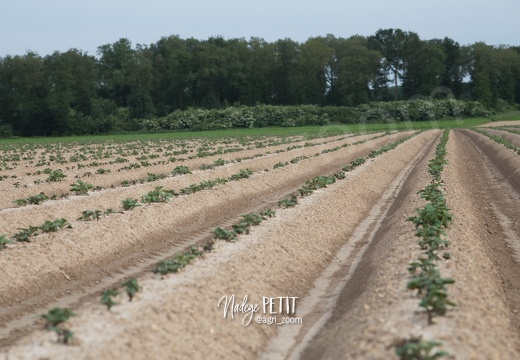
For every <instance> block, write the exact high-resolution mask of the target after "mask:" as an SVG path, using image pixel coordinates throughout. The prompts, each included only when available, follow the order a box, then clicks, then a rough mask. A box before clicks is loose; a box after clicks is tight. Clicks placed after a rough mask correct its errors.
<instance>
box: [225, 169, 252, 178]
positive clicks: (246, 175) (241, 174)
mask: <svg viewBox="0 0 520 360" xmlns="http://www.w3.org/2000/svg"><path fill="white" fill-rule="evenodd" d="M251 175H253V171H251V170H249V169H245V170H244V169H240V172H239V173H237V174H233V175H231V176H230V177H229V180H234V181H236V180H240V179H247V178H249V177H250V176H251Z"/></svg>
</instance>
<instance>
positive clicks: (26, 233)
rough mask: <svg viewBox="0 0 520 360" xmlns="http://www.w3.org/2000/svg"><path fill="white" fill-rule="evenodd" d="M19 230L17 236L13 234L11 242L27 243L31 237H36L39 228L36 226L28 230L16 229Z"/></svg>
mask: <svg viewBox="0 0 520 360" xmlns="http://www.w3.org/2000/svg"><path fill="white" fill-rule="evenodd" d="M18 230H20V231H19V232H18V233H17V234H14V235H13V237H12V238H11V240H14V241H20V242H29V241H30V238H31V236H38V235H39V234H40V232H39V230H40V228H39V227H38V226H29V227H28V228H26V229H24V228H18Z"/></svg>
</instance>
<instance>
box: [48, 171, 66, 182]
mask: <svg viewBox="0 0 520 360" xmlns="http://www.w3.org/2000/svg"><path fill="white" fill-rule="evenodd" d="M49 170H50V169H49ZM44 173H47V172H45V171H44ZM48 174H49V177H47V181H48V182H58V181H61V180H63V179H65V178H66V177H67V175H65V174H64V173H63V171H62V170H61V169H60V170H52V171H50V172H48Z"/></svg>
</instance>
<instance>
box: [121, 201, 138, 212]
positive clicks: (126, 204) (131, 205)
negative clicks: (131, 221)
mask: <svg viewBox="0 0 520 360" xmlns="http://www.w3.org/2000/svg"><path fill="white" fill-rule="evenodd" d="M121 205H122V206H123V210H133V209H135V208H136V207H138V206H141V204H139V200H137V199H132V198H126V199H124V200H123V201H121Z"/></svg>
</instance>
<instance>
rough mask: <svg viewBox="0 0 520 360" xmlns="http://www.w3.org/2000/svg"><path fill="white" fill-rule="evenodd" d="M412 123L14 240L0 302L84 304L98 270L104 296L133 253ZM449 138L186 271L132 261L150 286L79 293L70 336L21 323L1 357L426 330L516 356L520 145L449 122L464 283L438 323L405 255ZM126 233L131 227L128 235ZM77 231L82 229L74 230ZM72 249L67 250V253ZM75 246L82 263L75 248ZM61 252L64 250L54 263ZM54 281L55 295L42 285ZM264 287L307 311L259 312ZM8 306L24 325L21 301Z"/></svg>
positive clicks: (456, 345)
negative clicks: (167, 199) (119, 292)
mask: <svg viewBox="0 0 520 360" xmlns="http://www.w3.org/2000/svg"><path fill="white" fill-rule="evenodd" d="M508 123H511V122H508ZM492 124H493V126H497V124H499V123H492ZM405 135H409V134H395V135H391V136H386V137H382V138H380V139H377V140H373V141H371V142H369V143H366V144H361V145H357V146H355V147H348V148H345V149H341V150H339V151H335V152H331V153H326V154H324V155H322V156H320V157H317V158H311V159H306V160H304V161H301V162H298V163H297V164H293V165H291V166H287V167H283V168H279V169H274V170H270V171H269V172H263V171H259V172H257V173H256V174H255V176H253V177H251V179H246V180H241V181H238V182H233V183H229V184H226V185H225V186H223V187H221V188H215V189H212V190H210V191H207V192H200V193H197V194H193V195H190V196H186V197H179V198H178V199H175V200H174V201H173V202H171V203H168V204H157V205H151V206H147V207H142V208H141V209H136V210H134V211H133V212H132V213H130V214H122V215H117V216H120V217H126V219H127V220H126V221H124V222H121V219H118V218H117V217H114V218H112V219H111V218H107V219H104V220H103V221H100V222H99V223H89V224H87V225H85V226H77V227H75V228H74V229H73V230H70V232H69V233H68V234H67V232H66V231H64V232H61V233H58V234H57V235H53V236H52V237H51V238H49V239H47V238H45V237H44V238H42V239H39V240H37V242H35V243H29V244H27V245H26V246H25V248H23V247H21V246H17V247H16V251H13V250H14V248H8V249H6V250H3V251H1V252H0V261H1V262H2V267H3V268H4V269H6V270H5V274H4V280H1V281H0V300H1V301H2V302H3V306H4V309H8V310H12V311H16V309H17V306H16V302H17V301H21V302H22V303H23V299H24V296H27V297H28V298H29V299H31V298H34V299H40V300H39V301H40V302H38V301H36V305H35V307H33V308H31V306H29V304H26V305H24V306H20V307H19V308H18V311H19V314H20V315H24V316H34V313H35V309H36V308H37V305H38V304H40V305H44V304H45V305H46V306H47V305H50V304H51V303H52V301H51V298H52V297H53V296H56V297H57V298H59V299H61V300H63V301H64V302H65V304H73V303H74V302H73V301H72V300H70V299H69V300H65V299H66V297H64V295H63V294H60V292H65V291H66V286H65V284H67V283H70V284H71V289H72V290H71V291H72V293H73V294H76V296H78V294H79V293H80V292H81V291H82V290H81V289H82V283H81V281H82V276H86V277H87V278H88V281H87V282H85V283H84V286H85V287H84V289H85V291H86V292H87V293H90V294H92V293H93V289H94V287H91V286H90V285H89V282H95V281H96V279H100V280H106V279H111V281H112V282H113V283H115V282H117V280H116V279H118V278H124V277H125V275H124V273H125V271H123V269H126V268H125V266H129V264H130V263H131V261H132V259H136V260H138V259H139V256H137V255H135V257H133V255H132V253H133V252H134V253H136V254H137V253H139V249H142V251H143V254H142V259H146V260H145V263H146V261H150V262H149V263H146V266H150V265H151V264H152V262H151V259H152V253H153V252H154V251H155V252H157V253H161V254H162V255H160V256H159V258H164V256H166V255H165V253H166V252H168V251H171V252H173V250H175V251H176V250H178V249H180V248H182V247H185V246H186V245H187V244H192V243H196V242H197V241H198V240H197V239H199V240H200V239H204V238H205V236H206V235H202V234H193V235H190V232H194V233H197V231H202V230H203V232H205V233H206V234H207V231H208V229H210V228H212V227H215V226H226V225H227V226H229V225H230V223H231V222H232V221H235V220H236V219H237V218H239V217H240V214H243V213H245V212H248V211H252V210H258V209H261V208H265V207H267V206H272V205H275V204H276V200H277V199H280V198H281V197H282V196H284V195H286V194H288V193H290V192H291V191H294V190H295V188H297V187H298V186H301V185H302V183H303V182H304V181H305V180H307V179H309V178H310V177H312V176H316V175H324V174H330V173H332V172H334V171H338V170H339V169H340V168H341V167H342V165H346V164H348V163H349V162H350V161H352V160H354V159H355V158H358V157H360V156H366V154H367V153H368V152H369V151H370V150H374V149H376V148H378V147H379V146H381V145H383V144H387V143H389V142H391V141H395V140H396V139H399V138H402V137H404V136H405ZM439 135H440V131H427V132H423V133H421V134H419V135H417V136H415V137H413V138H412V139H410V140H408V141H406V142H404V143H403V144H401V145H399V146H398V147H397V148H395V149H393V150H391V151H389V152H386V153H384V154H382V155H380V156H378V157H376V158H375V159H371V160H368V161H367V162H366V163H365V164H363V165H361V166H360V167H358V168H357V169H356V170H354V171H352V172H348V173H347V179H345V180H342V181H338V182H336V183H335V184H333V185H330V186H328V187H327V188H325V189H321V190H317V191H315V192H314V193H313V194H312V195H310V196H308V197H305V198H303V199H300V200H299V202H298V205H297V206H296V207H293V208H288V209H277V215H276V217H274V218H272V219H269V220H266V221H264V222H263V223H262V224H261V225H259V226H255V227H252V228H251V232H250V234H249V235H241V236H240V237H239V240H238V241H237V242H235V243H228V242H217V244H216V248H215V249H214V250H213V251H212V252H211V253H207V254H206V255H205V256H204V258H202V259H199V260H196V261H195V262H194V264H193V265H190V266H188V267H186V268H185V269H184V270H182V271H181V272H180V273H177V274H173V275H166V276H165V277H164V278H163V279H161V278H160V277H159V276H158V275H153V274H151V273H149V272H144V271H145V268H146V266H143V267H142V268H141V269H140V270H135V271H136V273H138V274H143V275H141V276H140V277H139V282H140V284H141V285H142V287H143V289H142V291H141V292H139V293H138V294H137V296H136V298H135V299H134V300H133V301H132V302H129V301H128V300H127V299H126V298H124V297H123V296H119V297H117V298H116V301H117V302H118V305H116V306H114V307H113V308H112V309H111V310H110V311H107V309H106V308H105V307H104V306H102V305H100V304H98V303H97V298H96V300H95V301H84V302H83V303H80V304H76V306H75V311H76V312H77V313H78V316H77V317H76V318H73V319H71V320H70V321H69V322H68V323H67V325H66V326H67V327H68V328H70V329H71V330H73V331H74V335H75V340H74V341H73V344H71V345H69V346H66V345H63V344H59V343H57V341H56V334H54V333H50V332H45V331H43V330H36V331H32V332H31V333H29V334H27V335H26V336H24V337H23V338H21V339H20V340H18V341H17V342H16V343H12V340H13V339H15V336H13V337H7V338H6V339H9V341H10V342H9V343H8V344H6V343H4V347H3V348H2V351H3V352H1V353H0V359H13V358H14V359H35V358H42V359H44V358H45V359H47V358H48V359H166V358H173V359H191V358H193V359H198V358H208V359H213V358H233V359H234V358H237V359H238V358H240V359H254V358H263V359H286V358H288V359H299V358H305V359H317V358H324V359H342V358H344V359H363V360H364V359H397V356H396V355H395V353H394V346H395V344H396V343H397V342H398V341H400V340H402V339H403V338H408V337H411V336H415V335H417V334H421V335H423V336H424V338H425V339H426V340H429V339H435V340H438V341H440V342H442V349H444V350H446V351H448V352H449V353H450V354H451V357H450V358H456V359H519V358H520V317H519V311H520V277H519V276H518V272H519V270H520V264H519V262H520V245H519V242H518V241H519V240H518V239H520V224H519V223H520V218H519V215H518V214H520V174H519V169H520V156H518V155H517V154H516V153H515V152H513V151H510V150H508V149H506V148H505V147H503V146H502V145H499V144H497V143H495V142H494V141H492V140H490V139H488V138H487V137H485V136H483V135H481V134H478V133H476V132H474V131H471V130H455V131H451V132H450V137H449V141H448V144H447V160H448V165H446V167H445V169H444V171H443V173H442V178H443V180H444V184H445V194H446V200H447V203H448V206H449V208H450V209H451V212H452V213H453V214H454V217H455V220H454V222H453V224H451V226H450V227H449V229H448V231H447V239H448V240H449V241H450V242H451V246H450V247H449V252H450V255H451V256H450V258H449V259H447V260H443V261H441V262H439V266H440V268H441V272H442V273H443V275H444V276H446V277H452V278H453V279H455V281H456V282H455V284H453V285H451V286H450V287H449V290H448V291H449V294H450V298H452V299H453V300H454V301H455V302H456V303H457V307H455V308H453V309H451V310H450V311H448V313H447V315H446V316H444V317H436V318H435V324H434V325H428V324H427V318H426V315H425V313H424V311H422V310H421V308H420V307H419V306H418V303H419V301H420V300H419V298H418V297H417V296H416V295H415V294H414V293H412V292H411V291H407V290H406V284H407V282H408V281H409V280H410V275H409V273H408V271H407V266H408V264H409V263H410V262H412V261H413V260H415V259H417V258H418V256H419V254H420V249H419V247H418V246H417V238H416V237H415V236H414V226H413V224H411V222H409V221H407V220H406V218H407V217H409V216H412V215H414V214H415V209H416V208H419V207H422V206H423V205H424V204H425V202H424V200H423V199H421V198H420V197H419V195H418V194H417V192H418V191H419V190H420V189H423V188H424V187H425V186H426V185H428V184H429V182H430V181H431V176H430V175H429V174H428V171H427V170H428V162H429V160H430V159H432V158H433V157H434V151H435V145H436V143H437V140H438V139H439ZM264 161H267V162H266V163H265V164H270V165H271V166H272V164H271V163H270V162H269V161H270V160H266V159H263V158H259V159H255V160H252V161H251V164H253V163H254V164H257V166H259V169H260V167H261V165H260V164H264V163H263V162H264ZM218 171H221V170H218ZM222 171H224V170H223V169H222ZM168 181H171V180H168ZM272 207H273V208H274V206H272ZM178 209H184V210H183V211H182V212H179V210H178ZM26 211H27V212H28V213H30V211H29V210H26ZM56 211H59V209H57V210H56ZM202 213H204V214H205V215H204V216H202V215H200V214H202ZM143 219H144V221H143ZM140 222H142V223H140ZM121 224H123V225H124V226H122V225H121ZM79 225H81V224H79ZM118 226H122V227H118ZM201 229H202V230H201ZM121 233H122V234H124V238H125V239H127V240H125V241H121V239H120V238H118V234H121ZM71 234H73V235H74V239H75V240H76V241H77V240H78V239H80V240H81V241H77V242H76V243H75V242H74V241H70V240H69V238H70V235H71ZM96 234H97V235H96ZM103 234H111V235H110V236H111V237H110V238H107V237H106V235H103ZM92 235H94V237H96V238H97V239H95V240H92V239H90V238H89V237H91V236H92ZM206 237H207V236H206ZM100 239H101V240H100ZM50 240H52V242H51V241H50ZM182 240H185V241H182ZM16 245H19V244H16ZM63 246H67V250H61V253H60V247H61V248H63ZM168 249H169V250H168ZM22 250H25V251H30V254H31V256H30V257H28V258H29V259H32V262H28V261H27V260H24V259H27V257H26V258H24V257H23V256H24V254H25V255H27V253H23V251H22ZM68 253H74V254H75V256H76V258H75V259H76V260H74V258H73V259H72V260H71V261H69V260H70V259H68V260H67V256H68ZM52 256H54V257H56V258H57V260H53V262H54V263H53V264H50V265H49V263H48V262H49V259H50V258H52ZM60 257H62V258H60ZM118 257H119V259H120V260H121V261H122V262H121V273H123V275H117V272H118V266H119V265H116V266H113V267H110V266H111V265H110V261H111V259H112V260H113V259H116V260H117V259H118ZM123 260H124V261H123ZM60 261H61V262H62V263H60ZM115 262H116V263H117V261H115ZM85 264H86V265H85ZM123 264H125V266H123ZM106 269H110V270H106ZM104 271H107V272H108V273H109V274H104V275H103V272H104ZM82 272H83V274H82ZM17 274H19V277H18V278H17V277H16V276H15V275H17ZM67 277H68V278H69V279H70V280H67ZM109 283H110V282H109ZM54 285H55V286H56V288H57V289H59V291H58V292H57V293H56V292H55V293H53V292H52V291H51V292H49V294H47V295H45V293H43V294H42V295H41V296H40V295H37V294H38V292H39V291H40V292H41V291H44V290H45V287H46V286H54ZM34 289H36V290H34ZM101 289H103V287H102V288H101ZM98 291H99V290H98ZM13 294H14V295H13ZM232 295H234V296H235V299H236V303H237V305H238V304H242V303H243V302H247V304H250V305H254V304H258V305H259V306H260V309H258V311H256V312H254V313H253V314H252V315H251V322H249V321H248V319H249V318H248V316H247V314H244V313H242V312H240V311H238V312H237V313H235V314H234V318H233V317H232V315H231V312H228V313H227V315H226V314H225V310H224V307H223V304H222V299H225V300H226V299H230V298H231V296H232ZM46 296H47V297H46ZM246 296H247V300H246ZM263 297H273V298H276V297H294V298H295V299H296V300H295V304H296V305H295V306H296V313H295V314H293V315H294V316H296V317H299V318H301V323H299V324H291V325H288V324H286V325H279V326H276V325H268V324H261V323H257V322H256V317H257V316H258V315H261V316H266V315H264V314H263V313H262V300H263ZM78 298H79V296H78ZM76 300H77V299H76ZM87 300H88V299H87ZM67 301H68V302H67ZM219 301H220V306H218V304H219ZM31 309H32V310H31ZM237 310H239V309H237ZM2 311H3V316H4V319H7V320H8V322H9V323H12V322H14V320H13V319H12V318H10V316H9V311H6V310H2ZM0 314H2V313H0ZM37 326H39V327H40V328H41V326H42V324H41V323H39V324H38V325H37Z"/></svg>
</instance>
